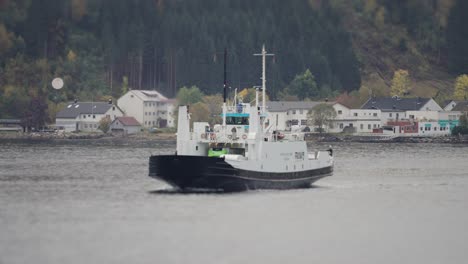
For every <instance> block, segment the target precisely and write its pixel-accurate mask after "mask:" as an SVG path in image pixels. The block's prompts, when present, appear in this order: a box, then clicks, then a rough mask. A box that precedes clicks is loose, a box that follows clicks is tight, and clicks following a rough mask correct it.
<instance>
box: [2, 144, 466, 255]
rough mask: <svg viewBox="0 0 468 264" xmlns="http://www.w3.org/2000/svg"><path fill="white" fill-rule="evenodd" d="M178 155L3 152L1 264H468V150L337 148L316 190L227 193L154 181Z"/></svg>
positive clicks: (134, 148) (167, 148)
mask: <svg viewBox="0 0 468 264" xmlns="http://www.w3.org/2000/svg"><path fill="white" fill-rule="evenodd" d="M327 146H328V145H321V146H320V147H321V148H326V147H327ZM174 148H175V142H173V141H151V142H127V143H125V142H117V143H115V142H103V141H71V142H68V143H67V142H62V143H34V144H31V143H24V142H23V143H21V142H20V143H8V142H2V143H0V263H2V264H3V263H425V264H427V263H466V262H467V261H468V229H467V224H468V146H466V145H465V146H462V145H450V144H389V143H386V144H377V143H373V144H371V143H368V144H363V143H334V144H333V148H334V150H335V151H334V153H335V158H336V166H335V173H334V176H332V177H328V178H325V179H322V180H320V181H318V182H317V183H316V184H315V185H314V186H315V187H314V188H310V189H301V190H288V191H250V192H244V193H232V194H209V193H201V194H181V193H177V192H172V191H168V190H170V187H169V186H168V185H166V184H164V183H162V182H159V181H156V180H154V179H151V178H149V177H147V176H146V175H147V173H148V165H147V162H148V157H149V155H150V154H151V153H153V154H156V153H172V152H173V149H174Z"/></svg>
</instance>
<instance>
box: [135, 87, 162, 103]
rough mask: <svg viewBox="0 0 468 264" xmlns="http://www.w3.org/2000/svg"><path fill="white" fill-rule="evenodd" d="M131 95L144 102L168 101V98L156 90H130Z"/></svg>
mask: <svg viewBox="0 0 468 264" xmlns="http://www.w3.org/2000/svg"><path fill="white" fill-rule="evenodd" d="M129 93H133V94H134V95H135V96H137V97H139V98H140V99H141V100H143V101H167V100H168V98H167V97H165V96H164V95H162V94H161V93H159V92H157V91H154V90H130V91H129Z"/></svg>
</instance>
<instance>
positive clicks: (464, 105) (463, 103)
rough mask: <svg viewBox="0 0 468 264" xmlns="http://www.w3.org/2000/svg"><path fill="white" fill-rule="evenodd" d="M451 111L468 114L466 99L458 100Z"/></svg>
mask: <svg viewBox="0 0 468 264" xmlns="http://www.w3.org/2000/svg"><path fill="white" fill-rule="evenodd" d="M452 111H459V112H462V113H465V114H468V101H459V102H458V103H457V105H456V106H455V107H454V108H453V109H452Z"/></svg>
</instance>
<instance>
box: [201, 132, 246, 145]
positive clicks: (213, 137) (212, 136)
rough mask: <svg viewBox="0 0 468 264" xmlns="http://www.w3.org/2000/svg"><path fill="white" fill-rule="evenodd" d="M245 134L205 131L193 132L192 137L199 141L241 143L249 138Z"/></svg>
mask: <svg viewBox="0 0 468 264" xmlns="http://www.w3.org/2000/svg"><path fill="white" fill-rule="evenodd" d="M244 135H245V134H242V135H239V134H228V135H225V134H224V133H220V132H205V133H199V134H197V133H193V134H192V139H196V140H197V141H199V142H204V143H240V142H242V141H245V140H246V139H247V137H246V136H244Z"/></svg>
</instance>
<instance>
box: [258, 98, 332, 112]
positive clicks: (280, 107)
mask: <svg viewBox="0 0 468 264" xmlns="http://www.w3.org/2000/svg"><path fill="white" fill-rule="evenodd" d="M323 103H324V102H312V101H305V102H304V101H269V102H266V106H267V108H268V111H270V112H285V111H288V110H295V109H312V108H314V107H315V106H316V105H319V104H323Z"/></svg>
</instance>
